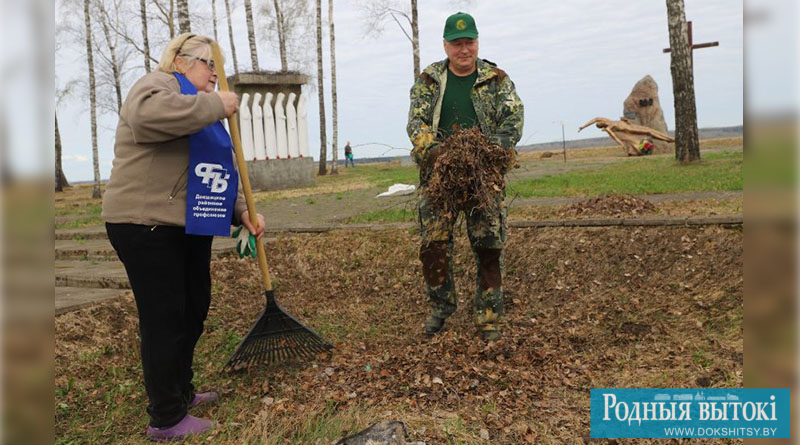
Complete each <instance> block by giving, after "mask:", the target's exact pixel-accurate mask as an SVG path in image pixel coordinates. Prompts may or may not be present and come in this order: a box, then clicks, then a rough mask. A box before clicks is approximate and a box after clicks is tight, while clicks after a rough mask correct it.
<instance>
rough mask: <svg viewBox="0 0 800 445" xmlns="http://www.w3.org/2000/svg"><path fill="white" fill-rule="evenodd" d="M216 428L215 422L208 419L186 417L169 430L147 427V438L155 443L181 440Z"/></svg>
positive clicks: (168, 428)
mask: <svg viewBox="0 0 800 445" xmlns="http://www.w3.org/2000/svg"><path fill="white" fill-rule="evenodd" d="M212 428H214V422H212V421H210V420H208V419H201V418H199V417H194V416H190V415H189V414H187V415H186V417H184V418H183V419H181V421H180V422H178V423H176V424H175V425H172V426H170V427H167V428H154V427H152V426H148V427H147V438H148V439H150V440H152V441H153V442H168V441H171V440H180V439H183V438H184V437H186V436H191V435H194V434H200V433H204V432H206V431H208V430H210V429H212Z"/></svg>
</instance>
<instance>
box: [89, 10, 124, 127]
mask: <svg viewBox="0 0 800 445" xmlns="http://www.w3.org/2000/svg"><path fill="white" fill-rule="evenodd" d="M95 5H96V7H97V11H98V17H100V24H101V25H102V28H103V36H104V37H105V42H106V46H107V49H108V64H109V67H110V68H111V76H112V80H113V86H114V93H115V94H116V99H117V100H116V111H117V114H119V111H120V109H122V80H121V77H122V76H121V74H120V65H119V61H118V60H117V43H118V42H117V38H116V35H115V36H114V37H112V36H111V30H110V29H109V28H110V26H109V22H110V21H111V17H110V16H109V14H108V10H107V9H106V6H105V5H104V4H103V0H98V1H96V2H95Z"/></svg>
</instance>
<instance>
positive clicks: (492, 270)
mask: <svg viewBox="0 0 800 445" xmlns="http://www.w3.org/2000/svg"><path fill="white" fill-rule="evenodd" d="M443 37H444V42H443V44H444V52H445V54H447V58H446V59H445V60H442V61H440V62H436V63H433V64H432V65H430V66H428V67H427V68H425V70H424V71H423V72H422V74H420V76H419V77H418V78H417V80H416V82H415V83H414V86H413V87H411V107H410V110H409V114H408V127H407V131H408V135H409V137H410V139H411V143H412V145H413V149H412V151H411V157H412V159H414V161H415V162H416V163H417V164H418V165H419V170H420V188H422V189H423V190H424V188H425V186H426V182H427V181H428V178H429V177H430V174H431V171H432V169H433V165H434V163H435V161H436V158H437V157H438V156H439V155H440V154H441V151H440V146H439V143H440V142H441V141H443V140H444V139H445V138H447V137H448V136H449V135H450V134H452V133H453V131H454V130H455V129H456V128H470V127H478V128H479V129H480V131H481V132H482V133H483V134H484V135H485V136H486V137H487V138H488V139H489V141H490V142H491V143H493V144H496V145H499V146H501V147H505V148H507V149H509V150H513V149H514V146H515V145H516V144H517V142H519V139H520V136H521V135H522V123H523V107H522V101H521V100H520V98H519V96H517V93H516V89H515V87H514V83H513V82H512V81H511V79H510V78H509V77H508V75H507V74H506V73H505V71H503V70H501V69H500V68H497V66H496V65H495V64H494V63H492V62H489V61H488V60H485V59H479V58H478V29H477V27H476V26H475V20H474V19H473V18H472V16H471V15H469V14H465V13H463V12H459V13H456V14H453V15H451V16H450V17H448V18H447V20H446V21H445V25H444V34H443ZM421 196H422V198H421V199H420V202H419V220H420V235H421V237H422V243H421V247H420V253H419V257H420V260H421V262H422V274H423V276H424V278H425V285H426V290H427V294H428V301H429V302H430V304H431V306H432V310H431V314H430V316H429V317H428V319H427V320H426V321H425V328H424V332H425V334H427V335H434V334H436V333H437V332H439V331H440V330H441V329H442V327H443V326H444V321H445V319H446V318H447V317H449V316H450V315H452V314H453V312H455V310H456V303H457V301H458V298H457V296H456V289H455V281H454V279H453V261H452V255H453V228H454V226H455V222H456V218H457V217H458V215H451V214H447V215H445V214H442V213H441V211H440V210H439V209H436V208H434V207H432V206H431V205H430V203H429V201H428V199H427V198H426V197H425V194H424V193H422V194H421ZM504 198H505V190H504V191H503V193H502V194H501V195H500V196H499V197H498V199H497V201H496V205H495V206H494V207H491V208H489V209H486V210H480V211H479V210H473V211H468V212H465V218H466V220H467V233H468V236H469V241H470V245H471V246H472V250H473V252H474V254H475V259H476V261H477V265H478V268H477V274H478V277H477V278H478V279H477V289H476V291H475V305H474V316H475V317H474V320H475V323H476V324H477V327H478V331H479V332H480V334H481V337H482V338H483V339H484V340H486V341H491V340H496V339H498V338H499V337H500V316H501V315H502V313H503V284H502V275H503V269H502V261H501V258H502V254H503V246H504V245H505V240H506V215H507V210H506V204H505V201H504Z"/></svg>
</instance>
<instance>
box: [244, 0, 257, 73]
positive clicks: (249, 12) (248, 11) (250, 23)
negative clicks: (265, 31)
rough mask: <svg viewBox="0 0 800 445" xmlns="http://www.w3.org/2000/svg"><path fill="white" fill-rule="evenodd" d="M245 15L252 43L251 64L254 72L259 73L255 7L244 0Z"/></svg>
mask: <svg viewBox="0 0 800 445" xmlns="http://www.w3.org/2000/svg"><path fill="white" fill-rule="evenodd" d="M244 13H245V18H246V20H247V40H248V41H249V42H250V63H251V65H252V66H253V71H258V49H257V48H256V31H255V29H254V28H253V6H252V5H251V3H250V0H244Z"/></svg>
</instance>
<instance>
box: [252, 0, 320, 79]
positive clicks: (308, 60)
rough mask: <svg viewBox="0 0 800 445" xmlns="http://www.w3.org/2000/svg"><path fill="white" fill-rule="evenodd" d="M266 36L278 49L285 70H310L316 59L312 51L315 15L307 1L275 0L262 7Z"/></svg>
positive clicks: (263, 33) (282, 67)
mask: <svg viewBox="0 0 800 445" xmlns="http://www.w3.org/2000/svg"><path fill="white" fill-rule="evenodd" d="M260 17H261V18H262V20H263V22H262V23H264V25H263V26H262V29H263V32H262V39H263V40H264V41H266V42H267V43H268V44H269V45H270V46H271V47H272V48H273V49H274V50H276V51H277V52H278V56H279V59H280V61H281V71H289V70H290V69H295V70H299V71H303V70H309V71H310V69H311V66H313V64H314V62H315V60H314V57H313V55H312V53H311V52H310V51H308V49H307V48H308V46H309V43H310V41H309V38H308V36H310V35H312V34H311V33H312V32H314V28H315V26H316V24H315V18H314V16H313V13H312V12H311V11H310V10H309V7H308V2H307V1H294V0H271V1H269V2H266V3H264V4H263V5H262V6H261V9H260Z"/></svg>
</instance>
